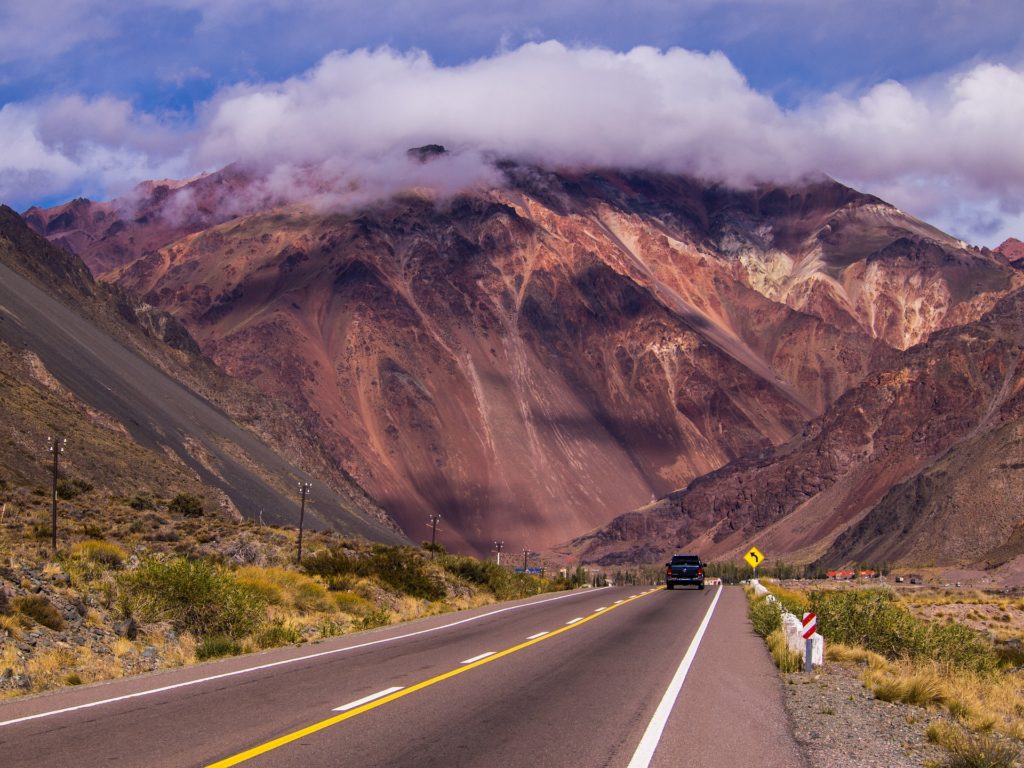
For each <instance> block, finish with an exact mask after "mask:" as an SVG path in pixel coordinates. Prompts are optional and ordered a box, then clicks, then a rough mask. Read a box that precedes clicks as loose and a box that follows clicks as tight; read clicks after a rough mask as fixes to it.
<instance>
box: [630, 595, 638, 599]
mask: <svg viewBox="0 0 1024 768" xmlns="http://www.w3.org/2000/svg"><path fill="white" fill-rule="evenodd" d="M634 597H639V595H630V596H629V598H628V599H629V600H632V599H633V598H634Z"/></svg>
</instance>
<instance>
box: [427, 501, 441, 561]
mask: <svg viewBox="0 0 1024 768" xmlns="http://www.w3.org/2000/svg"><path fill="white" fill-rule="evenodd" d="M440 521H441V515H439V514H437V513H436V512H435V513H434V514H432V515H431V516H430V517H429V518H428V519H427V525H428V526H430V559H431V560H433V559H434V550H435V549H436V548H437V524H438V523H439V522H440Z"/></svg>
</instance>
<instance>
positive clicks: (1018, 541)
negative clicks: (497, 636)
mask: <svg viewBox="0 0 1024 768" xmlns="http://www.w3.org/2000/svg"><path fill="white" fill-rule="evenodd" d="M1022 470H1024V291H1020V290H1018V291H1016V292H1014V293H1012V294H1010V295H1009V296H1007V297H1006V298H1005V299H1003V300H1002V301H1000V302H999V303H998V304H997V305H996V306H995V308H994V309H993V310H992V311H990V312H989V313H987V314H986V315H985V316H984V317H982V318H981V319H980V320H978V321H976V322H972V323H969V324H967V325H965V326H962V327H959V328H951V329H947V330H943V331H939V332H937V333H935V334H933V335H932V337H931V338H930V339H929V341H928V342H927V343H925V344H922V345H919V346H917V347H914V348H913V349H911V350H909V351H908V352H906V353H904V354H903V355H902V356H901V357H900V358H899V360H898V361H897V363H896V364H895V365H893V366H891V367H889V368H886V369H884V370H882V371H880V372H878V373H876V374H873V375H871V376H869V377H868V378H866V379H865V380H864V381H863V382H861V383H860V384H859V385H858V386H856V387H854V388H853V389H852V390H850V391H849V392H847V393H846V394H845V395H843V396H842V397H841V398H840V399H839V400H838V401H837V402H836V403H834V404H833V405H832V406H831V407H830V408H829V409H828V410H827V411H826V413H825V414H824V415H823V416H821V417H820V418H818V419H815V420H813V421H812V422H810V423H809V424H808V425H807V426H806V427H805V428H804V429H803V430H802V431H801V432H800V434H798V435H797V436H795V437H794V438H793V439H792V440H790V441H788V442H787V443H785V444H783V445H781V446H778V447H776V448H773V449H771V450H769V451H766V452H765V453H764V454H762V455H759V456H752V457H747V458H745V459H743V460H740V461H737V462H734V463H732V464H730V465H729V466H728V467H725V468H723V469H721V470H719V471H717V472H714V473H711V474H709V475H707V476H705V477H702V478H699V479H698V480H696V481H694V482H693V483H691V484H690V485H689V487H687V488H686V489H685V490H683V491H681V492H678V493H674V494H671V495H670V496H669V497H668V498H665V499H662V500H660V501H659V502H657V503H656V504H653V505H650V506H649V507H648V508H647V509H644V510H641V511H637V512H632V513H629V514H626V515H623V516H620V517H619V518H617V519H616V520H615V521H613V522H612V523H611V524H610V525H608V526H606V527H604V528H602V529H600V530H598V531H596V532H593V533H591V534H588V535H586V536H583V537H580V538H578V539H576V540H575V541H574V542H573V543H572V545H571V547H570V548H569V549H570V551H572V552H574V553H576V554H577V555H578V556H580V557H582V559H584V560H588V561H597V562H602V563H608V564H610V563H615V562H625V561H634V560H650V559H655V558H660V557H661V556H663V555H664V554H665V553H667V552H670V551H672V550H674V549H677V548H680V547H682V548H685V549H695V550H697V551H700V552H701V553H703V554H705V555H706V556H708V557H715V558H718V557H728V556H732V555H735V554H737V553H738V552H742V551H744V550H745V549H746V548H747V547H748V546H749V545H750V544H751V543H753V544H756V545H757V546H758V547H759V548H761V549H762V550H763V551H765V552H771V553H772V555H773V556H784V557H791V558H795V559H797V560H803V561H810V560H814V559H818V560H819V561H820V562H821V563H822V564H823V565H836V564H839V563H844V562H851V561H860V562H881V561H885V560H889V561H894V560H901V561H904V562H913V563H918V564H926V563H927V564H953V563H977V562H986V563H987V564H1001V563H1002V562H1005V561H1006V560H1007V559H1009V558H1011V557H1013V556H1014V555H1017V554H1020V553H1021V552H1022V551H1024V513H1022V512H1021V501H1022V500H1024V471H1022ZM851 522H852V523H853V524H852V525H851Z"/></svg>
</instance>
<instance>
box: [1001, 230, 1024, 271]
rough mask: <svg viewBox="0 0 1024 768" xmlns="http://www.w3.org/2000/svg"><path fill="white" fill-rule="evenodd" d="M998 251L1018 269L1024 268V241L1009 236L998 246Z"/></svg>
mask: <svg viewBox="0 0 1024 768" xmlns="http://www.w3.org/2000/svg"><path fill="white" fill-rule="evenodd" d="M996 253H998V254H1000V255H1001V256H1003V257H1004V258H1005V259H1006V260H1007V261H1008V262H1010V263H1011V264H1013V265H1014V266H1015V267H1017V268H1018V269H1021V268H1024V243H1022V242H1021V241H1020V240H1018V239H1017V238H1015V237H1011V238H1008V239H1007V240H1006V241H1005V242H1004V243H1003V244H1002V245H1000V246H999V247H998V248H996Z"/></svg>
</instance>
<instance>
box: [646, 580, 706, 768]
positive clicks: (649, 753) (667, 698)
mask: <svg viewBox="0 0 1024 768" xmlns="http://www.w3.org/2000/svg"><path fill="white" fill-rule="evenodd" d="M721 596H722V587H719V588H718V592H716V593H715V599H714V600H712V601H711V605H709V606H708V610H707V613H705V614H704V620H703V621H702V622H701V623H700V627H698V628H697V632H696V634H694V636H693V640H691V641H690V647H689V648H687V649H686V655H685V656H683V660H682V661H681V662H679V668H678V669H677V670H676V673H675V675H673V676H672V681H671V682H670V683H669V684H668V688H667V689H666V690H665V695H664V696H662V697H661V703H660V704H658V708H657V709H656V710H654V716H653V717H652V718H651V722H650V723H648V724H647V730H646V731H644V735H643V737H642V738H641V739H640V743H639V744H638V745H637V747H636V752H634V753H633V759H632V760H630V761H629V766H628V768H647V766H649V765H650V764H651V758H653V757H654V750H656V749H657V748H658V742H659V741H661V734H662V731H664V730H665V724H666V723H667V722H668V716H669V715H670V714H672V707H673V706H674V705H675V703H676V698H677V697H678V696H679V691H680V690H681V689H682V687H683V681H684V680H686V674H687V672H689V671H690V665H691V664H693V659H694V657H695V656H696V655H697V647H698V646H699V645H700V641H701V639H702V638H703V637H704V631H705V630H706V629H707V628H708V624H709V623H711V614H712V613H713V612H714V610H715V606H716V605H718V598H720V597H721Z"/></svg>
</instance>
